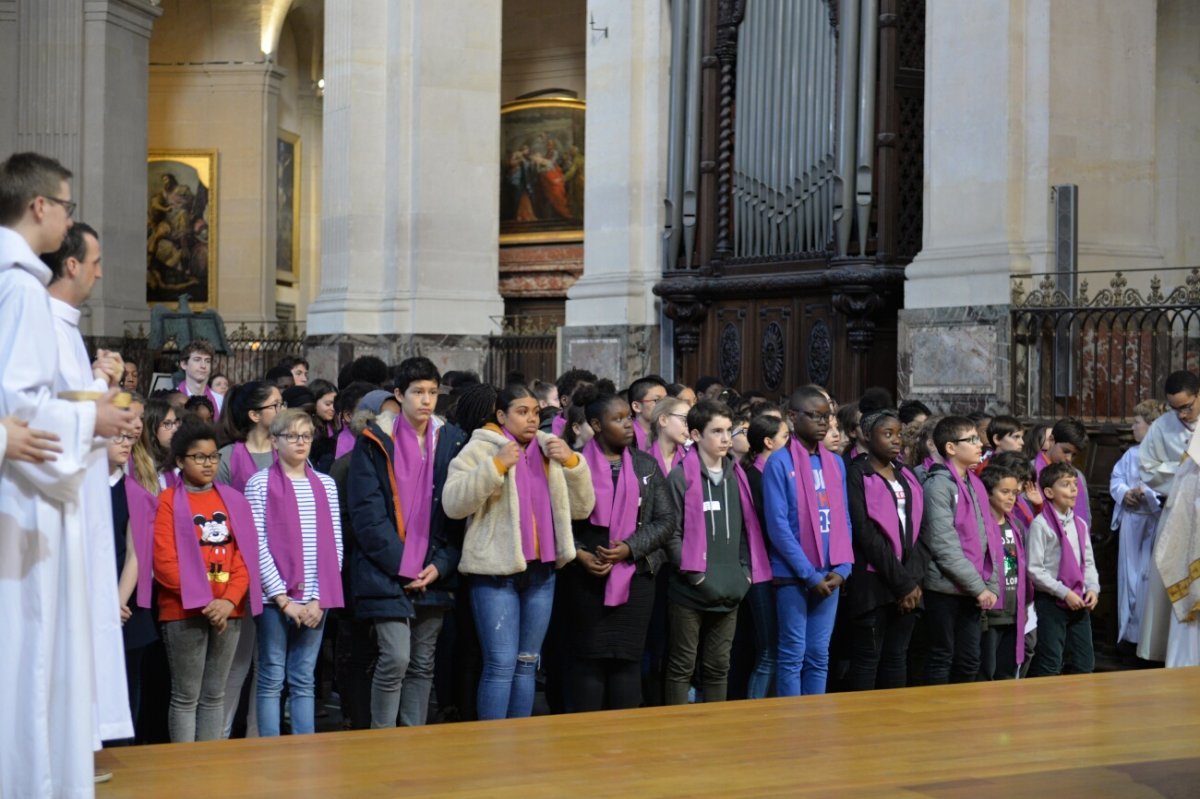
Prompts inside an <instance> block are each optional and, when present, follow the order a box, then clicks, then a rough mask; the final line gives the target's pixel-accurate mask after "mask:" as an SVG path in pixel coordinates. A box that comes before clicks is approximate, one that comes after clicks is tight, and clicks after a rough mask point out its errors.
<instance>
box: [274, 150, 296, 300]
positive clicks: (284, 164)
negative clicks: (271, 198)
mask: <svg viewBox="0 0 1200 799" xmlns="http://www.w3.org/2000/svg"><path fill="white" fill-rule="evenodd" d="M275 195H276V196H275V279H276V282H278V283H282V284H284V285H288V286H291V285H295V283H296V281H297V279H298V278H299V273H300V137H299V136H297V135H296V134H295V133H290V132H288V131H286V130H280V131H279V137H278V138H277V139H276V140H275Z"/></svg>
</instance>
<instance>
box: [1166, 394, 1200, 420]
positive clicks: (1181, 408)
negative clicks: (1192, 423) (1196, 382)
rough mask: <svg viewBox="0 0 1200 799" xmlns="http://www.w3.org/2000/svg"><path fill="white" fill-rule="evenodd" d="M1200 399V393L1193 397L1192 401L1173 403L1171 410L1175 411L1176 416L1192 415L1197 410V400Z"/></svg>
mask: <svg viewBox="0 0 1200 799" xmlns="http://www.w3.org/2000/svg"><path fill="white" fill-rule="evenodd" d="M1198 399H1200V394H1198V395H1196V396H1195V397H1192V401H1191V402H1185V403H1184V404H1182V405H1178V406H1176V405H1172V406H1171V410H1173V411H1175V415H1176V416H1190V415H1191V414H1192V413H1193V412H1194V411H1195V410H1196V400H1198Z"/></svg>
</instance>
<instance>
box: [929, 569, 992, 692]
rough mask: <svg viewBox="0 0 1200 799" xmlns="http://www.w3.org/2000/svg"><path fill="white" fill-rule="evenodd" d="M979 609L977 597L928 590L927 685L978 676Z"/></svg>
mask: <svg viewBox="0 0 1200 799" xmlns="http://www.w3.org/2000/svg"><path fill="white" fill-rule="evenodd" d="M980 612H981V611H980V610H979V606H978V605H977V604H975V598H974V597H970V596H962V595H961V594H942V593H939V592H937V591H926V592H925V620H926V622H927V629H928V631H929V654H928V655H927V656H926V658H925V684H926V685H945V684H946V683H948V682H953V683H960V682H974V681H975V679H976V677H977V676H978V675H979V634H980Z"/></svg>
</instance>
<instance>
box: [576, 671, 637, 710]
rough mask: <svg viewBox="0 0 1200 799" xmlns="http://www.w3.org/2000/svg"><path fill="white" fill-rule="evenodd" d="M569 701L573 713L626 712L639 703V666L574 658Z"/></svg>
mask: <svg viewBox="0 0 1200 799" xmlns="http://www.w3.org/2000/svg"><path fill="white" fill-rule="evenodd" d="M571 699H572V702H573V709H574V710H575V711H576V712H588V711H592V710H628V709H629V708H635V707H638V706H639V705H641V703H642V664H641V661H638V660H617V659H616V658H575V659H574V660H573V661H572V663H571Z"/></svg>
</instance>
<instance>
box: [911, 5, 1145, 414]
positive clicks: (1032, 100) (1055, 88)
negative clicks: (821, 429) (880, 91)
mask: <svg viewBox="0 0 1200 799" xmlns="http://www.w3.org/2000/svg"><path fill="white" fill-rule="evenodd" d="M926 15H927V16H926V35H925V42H926V44H925V47H926V55H925V58H926V70H925V75H926V81H927V85H926V88H925V181H926V183H925V198H924V248H923V249H922V251H921V253H920V255H918V256H917V258H916V259H915V260H914V261H913V263H912V264H911V265H910V266H909V267H908V270H907V278H908V280H907V283H906V287H905V301H904V305H905V309H906V310H905V311H903V312H902V313H901V320H900V330H899V339H900V340H899V360H900V370H899V371H900V380H899V390H900V394H901V395H902V396H917V397H922V398H925V399H931V400H933V401H934V404H940V405H942V406H944V407H951V406H953V407H955V408H961V409H966V408H973V407H979V408H982V407H984V406H989V407H990V406H993V405H997V406H1003V405H1004V404H1006V403H1007V402H1008V399H1009V385H1008V382H1009V370H1008V346H1009V342H1008V311H1009V305H1008V302H1009V297H1010V277H1011V276H1012V275H1021V274H1030V273H1031V272H1032V273H1034V274H1038V273H1044V272H1046V271H1049V270H1052V269H1053V258H1054V238H1053V227H1052V225H1053V214H1052V210H1053V201H1052V199H1051V187H1052V186H1054V185H1057V184H1064V183H1074V184H1077V185H1078V186H1079V268H1080V271H1081V272H1086V271H1089V270H1095V271H1099V270H1111V269H1120V268H1124V269H1131V268H1153V267H1156V266H1160V265H1161V263H1162V257H1161V253H1160V250H1159V248H1158V244H1157V241H1156V228H1155V202H1154V192H1155V92H1154V85H1155V56H1156V3H1155V0H1016V2H1009V1H1008V0H983V1H982V2H976V3H931V4H929V5H928V6H927V9H926Z"/></svg>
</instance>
